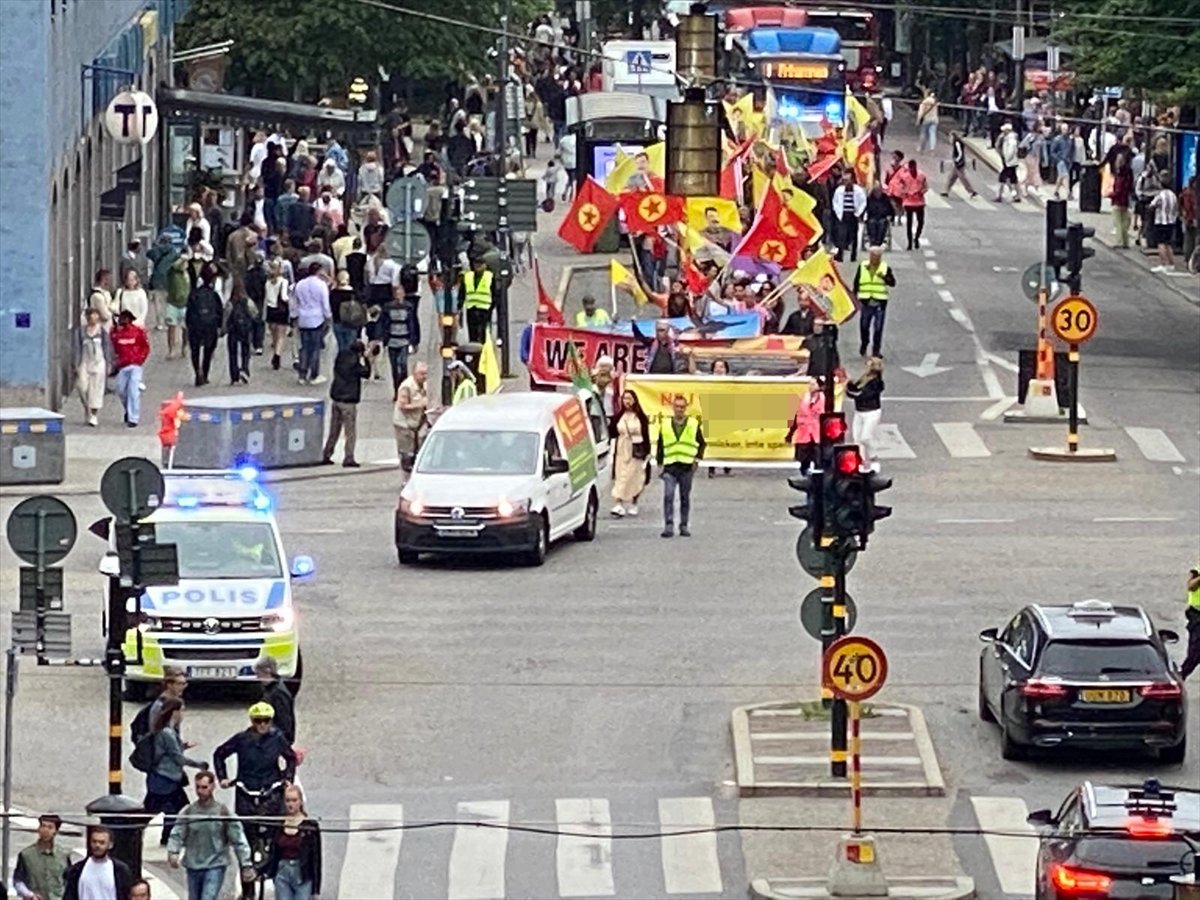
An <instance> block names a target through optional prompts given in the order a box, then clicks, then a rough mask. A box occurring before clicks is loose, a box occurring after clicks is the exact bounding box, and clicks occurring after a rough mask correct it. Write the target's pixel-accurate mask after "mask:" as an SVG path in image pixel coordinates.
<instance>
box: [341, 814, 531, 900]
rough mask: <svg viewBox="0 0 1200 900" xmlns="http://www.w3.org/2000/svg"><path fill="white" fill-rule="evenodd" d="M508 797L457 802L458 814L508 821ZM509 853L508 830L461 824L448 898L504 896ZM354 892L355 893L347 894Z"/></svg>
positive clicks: (452, 858) (466, 899) (478, 899)
mask: <svg viewBox="0 0 1200 900" xmlns="http://www.w3.org/2000/svg"><path fill="white" fill-rule="evenodd" d="M508 810H509V804H508V801H507V800H481V801H475V802H470V803H460V804H458V815H457V817H456V818H458V819H459V820H460V821H462V820H464V819H477V820H479V821H481V822H494V823H497V824H507V823H508ZM507 856H508V831H507V830H505V829H503V828H479V827H477V826H474V825H459V826H457V827H456V828H455V829H454V845H453V846H452V847H451V849H450V880H449V884H448V885H447V889H446V896H447V898H448V900H503V897H504V862H505V859H506V857H507ZM347 896H353V895H347Z"/></svg>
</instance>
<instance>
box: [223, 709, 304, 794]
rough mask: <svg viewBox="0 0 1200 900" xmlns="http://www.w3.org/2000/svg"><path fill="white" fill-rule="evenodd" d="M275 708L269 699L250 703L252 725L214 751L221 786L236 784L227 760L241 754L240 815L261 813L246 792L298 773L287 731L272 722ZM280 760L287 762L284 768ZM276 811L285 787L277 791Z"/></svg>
mask: <svg viewBox="0 0 1200 900" xmlns="http://www.w3.org/2000/svg"><path fill="white" fill-rule="evenodd" d="M274 718H275V710H274V708H273V707H272V706H271V704H269V703H263V702H261V701H260V702H258V703H255V704H254V705H253V706H251V707H250V727H249V728H247V729H246V730H245V731H239V732H238V733H237V734H235V735H234V736H233V737H231V738H230V739H229V740H227V741H226V742H225V743H223V744H222V745H221V746H220V747H218V748H217V749H216V750H214V751H213V770H214V771H215V772H216V774H217V778H218V779H220V782H221V787H223V788H228V787H232V786H233V784H234V782H233V780H232V779H230V777H229V773H228V770H227V769H226V767H225V761H226V760H227V759H229V757H231V756H236V757H237V781H238V784H239V789H238V792H237V794H236V795H235V797H234V808H235V809H236V810H237V814H238V815H239V816H253V815H259V814H261V813H260V812H259V810H260V809H261V807H259V806H257V805H256V804H255V802H254V800H253V798H251V797H250V796H248V795H247V794H246V793H245V792H246V791H252V792H259V791H266V790H268V789H269V788H270V787H271V786H272V785H274V784H277V783H278V782H281V781H282V782H284V783H290V782H291V780H292V778H293V777H295V774H296V754H295V753H293V752H292V746H291V744H289V743H288V739H287V738H286V737H284V735H283V732H281V731H280V730H279V729H278V728H276V727H275V726H274V725H273V724H272V720H273V719H274ZM280 761H282V762H283V766H282V768H281V767H280ZM273 795H274V796H273V797H272V805H273V806H274V809H273V811H272V814H273V815H279V814H280V813H282V812H283V803H282V797H283V792H282V791H275V792H273Z"/></svg>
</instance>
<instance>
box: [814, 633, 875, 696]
mask: <svg viewBox="0 0 1200 900" xmlns="http://www.w3.org/2000/svg"><path fill="white" fill-rule="evenodd" d="M887 671H888V666H887V656H886V655H885V654H884V652H883V648H882V647H880V646H879V645H878V644H877V643H875V642H874V641H873V640H871V639H870V638H865V637H858V636H856V635H847V636H846V637H843V638H838V639H837V640H836V641H834V642H833V643H832V644H830V645H829V649H828V650H826V651H825V656H824V658H823V660H822V664H821V681H822V683H823V685H824V686H825V687H827V688H829V690H831V691H832V692H833V695H834V696H835V697H840V698H841V699H843V700H866V699H867V698H868V697H874V696H875V694H877V693H878V692H879V689H880V688H881V687H883V683H884V682H885V681H886V680H887Z"/></svg>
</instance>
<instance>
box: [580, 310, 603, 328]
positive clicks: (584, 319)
mask: <svg viewBox="0 0 1200 900" xmlns="http://www.w3.org/2000/svg"><path fill="white" fill-rule="evenodd" d="M611 321H612V319H610V318H609V315H608V313H607V312H606V311H605V310H603V309H598V310H596V314H595V315H594V316H592V317H591V318H588V314H587V313H586V312H585V311H584V310H582V309H581V310H580V311H579V312H577V313H575V327H576V328H587V327H588V326H589V325H607V324H609V323H610V322H611Z"/></svg>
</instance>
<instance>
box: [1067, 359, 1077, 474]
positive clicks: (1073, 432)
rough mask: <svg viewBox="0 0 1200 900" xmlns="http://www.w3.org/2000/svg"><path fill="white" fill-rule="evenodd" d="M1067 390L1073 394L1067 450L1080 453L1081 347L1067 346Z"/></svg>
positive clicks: (1068, 423)
mask: <svg viewBox="0 0 1200 900" xmlns="http://www.w3.org/2000/svg"><path fill="white" fill-rule="evenodd" d="M1067 389H1068V390H1069V391H1070V392H1071V409H1070V414H1069V419H1068V421H1067V450H1068V451H1070V452H1071V453H1078V452H1079V345H1078V344H1068V345H1067Z"/></svg>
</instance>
